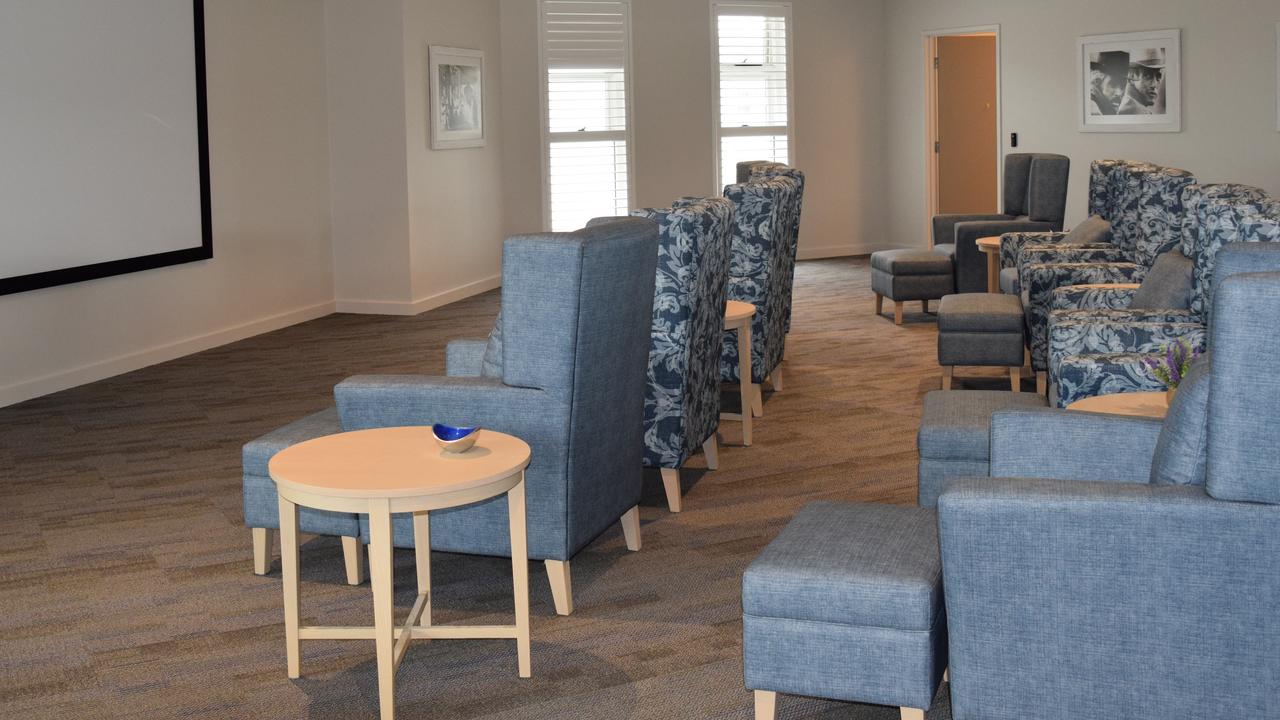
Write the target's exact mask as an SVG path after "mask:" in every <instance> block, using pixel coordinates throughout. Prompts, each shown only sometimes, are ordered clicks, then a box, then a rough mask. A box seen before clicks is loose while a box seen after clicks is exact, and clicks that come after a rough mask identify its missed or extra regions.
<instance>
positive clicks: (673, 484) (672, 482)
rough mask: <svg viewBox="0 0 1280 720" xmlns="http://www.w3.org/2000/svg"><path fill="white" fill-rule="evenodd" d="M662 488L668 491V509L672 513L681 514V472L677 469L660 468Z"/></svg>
mask: <svg viewBox="0 0 1280 720" xmlns="http://www.w3.org/2000/svg"><path fill="white" fill-rule="evenodd" d="M660 471H661V472H662V487H663V488H665V489H666V491H667V508H668V509H669V510H671V512H680V510H681V509H682V508H681V503H680V471H679V470H677V469H676V468H660Z"/></svg>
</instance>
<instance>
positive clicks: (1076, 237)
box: [1061, 215, 1111, 245]
mask: <svg viewBox="0 0 1280 720" xmlns="http://www.w3.org/2000/svg"><path fill="white" fill-rule="evenodd" d="M1061 242H1062V244H1063V245H1089V244H1091V243H1109V242H1111V223H1109V222H1107V221H1106V220H1103V219H1102V216H1101V215H1090V216H1089V217H1088V218H1086V219H1085V221H1084V222H1082V223H1080V224H1079V225H1077V226H1075V227H1073V228H1071V232H1069V233H1067V236H1066V237H1064V238H1062V241H1061Z"/></svg>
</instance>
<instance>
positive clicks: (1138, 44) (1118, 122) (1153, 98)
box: [1076, 29, 1182, 132]
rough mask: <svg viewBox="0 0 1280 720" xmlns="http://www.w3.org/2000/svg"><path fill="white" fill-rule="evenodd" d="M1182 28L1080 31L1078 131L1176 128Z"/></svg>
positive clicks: (1179, 125) (1179, 114)
mask: <svg viewBox="0 0 1280 720" xmlns="http://www.w3.org/2000/svg"><path fill="white" fill-rule="evenodd" d="M1181 40H1182V31H1181V30H1178V29H1173V30H1153V31H1148V32H1131V33H1119V34H1115V35H1084V36H1081V37H1079V38H1077V40H1076V45H1077V48H1078V67H1079V72H1080V85H1079V93H1078V95H1079V103H1080V105H1079V108H1080V109H1079V111H1078V112H1079V125H1080V131H1081V132H1181V131H1182V50H1181V48H1182V43H1181Z"/></svg>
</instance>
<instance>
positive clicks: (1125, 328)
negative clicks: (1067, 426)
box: [1049, 185, 1280, 407]
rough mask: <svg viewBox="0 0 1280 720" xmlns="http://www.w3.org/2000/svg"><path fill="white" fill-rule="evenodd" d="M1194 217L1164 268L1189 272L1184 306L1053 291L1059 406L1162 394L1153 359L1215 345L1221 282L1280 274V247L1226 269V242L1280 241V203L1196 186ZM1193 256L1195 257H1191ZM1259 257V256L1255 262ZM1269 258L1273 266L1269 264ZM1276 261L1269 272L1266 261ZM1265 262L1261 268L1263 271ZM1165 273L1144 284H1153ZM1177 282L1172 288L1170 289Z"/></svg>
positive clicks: (1242, 191)
mask: <svg viewBox="0 0 1280 720" xmlns="http://www.w3.org/2000/svg"><path fill="white" fill-rule="evenodd" d="M1184 205H1185V206H1186V208H1187V217H1186V219H1185V221H1184V224H1183V240H1182V247H1181V249H1180V250H1179V249H1173V250H1170V251H1168V253H1167V254H1166V256H1163V257H1161V258H1160V260H1159V262H1160V263H1161V264H1164V265H1165V267H1171V266H1189V267H1186V268H1185V271H1186V274H1187V275H1189V277H1186V278H1182V279H1180V280H1179V281H1178V283H1177V284H1178V287H1177V288H1176V292H1177V294H1178V295H1181V296H1182V297H1181V298H1180V302H1179V303H1178V306H1177V307H1167V308H1166V307H1154V308H1131V307H1130V306H1129V303H1130V302H1132V300H1133V297H1134V295H1135V291H1134V290H1131V289H1127V288H1116V287H1099V288H1087V287H1068V288H1058V289H1057V290H1056V291H1054V293H1053V300H1052V307H1053V310H1052V311H1051V312H1050V317H1049V372H1050V380H1051V384H1052V387H1053V397H1054V399H1055V400H1056V402H1057V404H1058V405H1059V406H1060V407H1065V406H1066V405H1068V404H1070V403H1072V402H1074V401H1076V400H1079V399H1081V398H1085V397H1091V396H1093V395H1101V394H1106V393H1116V392H1138V391H1143V390H1160V389H1163V388H1164V384H1163V383H1161V382H1160V381H1159V380H1157V379H1156V378H1155V377H1154V376H1153V375H1152V374H1151V370H1150V368H1149V367H1148V366H1147V365H1146V360H1147V359H1148V358H1150V357H1151V356H1152V355H1154V354H1162V353H1163V351H1164V348H1165V346H1167V345H1170V344H1173V343H1176V342H1183V343H1185V344H1186V345H1188V346H1189V347H1191V348H1193V349H1195V350H1203V349H1204V348H1205V347H1206V346H1207V344H1208V338H1209V334H1208V330H1207V324H1208V320H1209V318H1208V314H1209V313H1208V310H1209V307H1210V300H1211V298H1212V289H1213V282H1212V281H1213V280H1214V278H1215V276H1216V277H1217V278H1218V279H1219V280H1221V278H1223V277H1226V275H1227V274H1229V273H1231V272H1238V271H1240V269H1239V268H1241V267H1243V268H1244V269H1246V270H1247V271H1256V270H1258V269H1268V270H1280V246H1276V247H1274V248H1272V249H1261V250H1252V251H1249V250H1246V251H1244V252H1258V253H1260V254H1259V255H1257V257H1256V262H1249V263H1246V264H1245V265H1243V266H1241V265H1240V264H1239V263H1228V264H1229V265H1231V267H1229V268H1226V269H1225V271H1226V272H1225V273H1224V268H1222V267H1219V263H1218V258H1219V254H1220V252H1219V251H1220V250H1222V249H1223V248H1224V247H1225V246H1226V245H1227V244H1236V243H1274V242H1277V241H1280V202H1277V201H1275V200H1273V199H1272V198H1270V197H1269V196H1268V195H1267V194H1266V193H1265V192H1264V191H1262V190H1259V189H1257V188H1253V187H1249V186H1245V185H1206V186H1199V185H1192V186H1190V187H1188V188H1187V189H1186V191H1185V193H1184ZM1184 254H1189V255H1190V256H1191V257H1190V258H1189V259H1184ZM1251 257H1252V256H1251ZM1268 258H1270V260H1268ZM1267 262H1270V263H1271V264H1270V266H1266V263H1267ZM1259 263H1262V265H1259ZM1160 275H1161V274H1160V272H1159V271H1158V270H1153V271H1152V272H1151V273H1149V274H1148V276H1147V278H1146V279H1145V280H1144V287H1145V286H1146V284H1148V283H1152V284H1154V283H1155V282H1157V281H1158V280H1160V279H1161V278H1160ZM1170 284H1173V283H1170Z"/></svg>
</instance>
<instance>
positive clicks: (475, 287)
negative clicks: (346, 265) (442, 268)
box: [336, 275, 502, 315]
mask: <svg viewBox="0 0 1280 720" xmlns="http://www.w3.org/2000/svg"><path fill="white" fill-rule="evenodd" d="M501 285H502V275H490V276H489V277H487V278H482V279H480V280H476V281H475V282H470V283H467V284H466V285H460V286H458V287H456V288H453V289H452V290H445V291H444V292H440V293H436V294H435V295H428V296H427V297H425V298H420V299H418V300H414V301H412V302H410V301H395V300H342V299H339V300H338V301H337V304H336V307H337V312H340V313H358V314H362V315H417V314H419V313H424V312H426V311H428V310H432V309H435V308H438V307H441V306H442V305H448V304H449V303H451V302H457V301H459V300H462V299H464V298H469V297H471V296H472V295H479V294H480V293H482V292H488V291H489V290H492V289H494V288H496V287H500V286H501Z"/></svg>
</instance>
